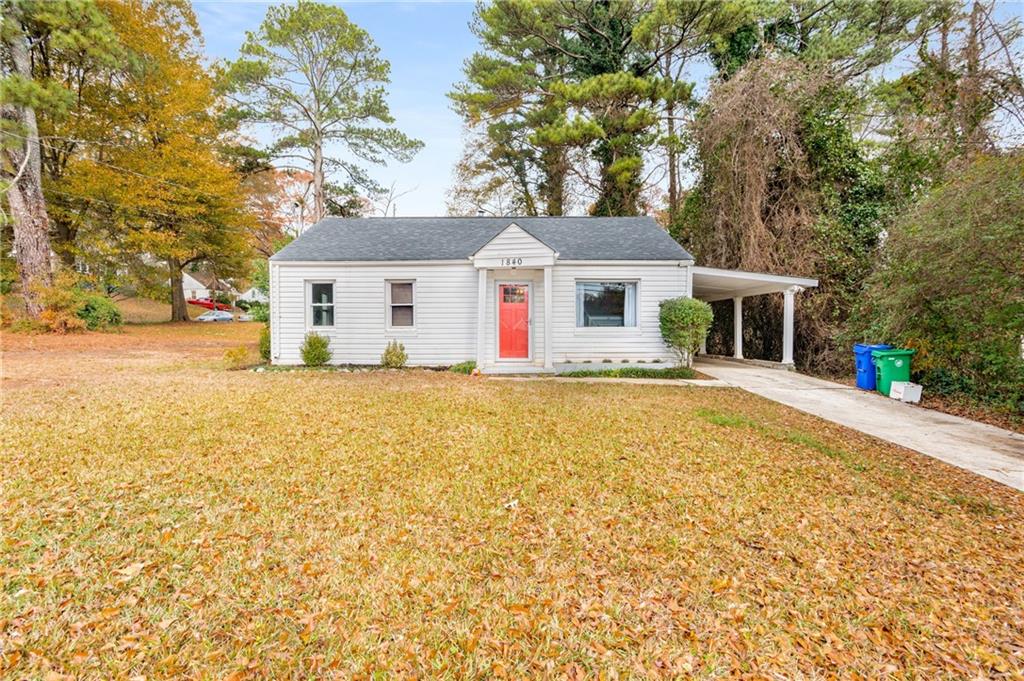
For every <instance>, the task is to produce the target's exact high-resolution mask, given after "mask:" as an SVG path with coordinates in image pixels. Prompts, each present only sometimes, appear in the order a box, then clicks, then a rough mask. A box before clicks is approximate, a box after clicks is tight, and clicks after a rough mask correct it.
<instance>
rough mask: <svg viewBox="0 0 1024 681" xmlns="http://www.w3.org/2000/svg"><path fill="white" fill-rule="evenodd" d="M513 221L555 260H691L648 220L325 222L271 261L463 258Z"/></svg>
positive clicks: (382, 219) (456, 218) (481, 218)
mask: <svg viewBox="0 0 1024 681" xmlns="http://www.w3.org/2000/svg"><path fill="white" fill-rule="evenodd" d="M513 222H514V223H515V224H517V225H519V226H520V227H522V228H523V229H524V230H526V231H527V232H529V233H530V234H532V235H533V236H534V237H535V238H537V239H539V240H540V241H542V242H544V243H545V244H547V245H548V246H549V247H551V248H553V249H554V250H555V251H557V252H558V257H559V258H560V259H561V260H693V256H691V255H690V254H689V253H687V252H686V250H684V249H683V247H682V246H680V245H679V244H678V243H676V242H675V240H674V239H673V238H672V237H670V236H669V235H668V233H667V232H666V231H665V230H663V229H662V228H661V227H659V226H658V224H657V223H656V222H655V221H654V219H653V218H650V217H634V218H603V217H544V218H528V217H505V218H491V217H454V218H452V217H438V218H325V219H323V220H321V221H320V222H318V223H316V224H315V225H313V226H312V227H310V228H309V229H308V230H306V232H305V233H303V234H302V236H300V237H299V238H298V239H296V240H295V241H293V242H291V243H290V244H288V245H287V246H285V247H284V248H282V249H281V250H280V251H278V252H277V253H275V254H274V256H273V257H272V258H271V260H274V261H275V262H288V261H316V262H329V261H379V262H385V261H389V260H462V259H464V258H468V257H469V256H471V255H473V254H474V253H476V252H477V251H478V250H480V248H481V247H483V246H484V245H485V244H486V243H487V242H488V241H490V240H491V239H493V238H494V237H495V236H497V235H498V234H499V233H500V232H501V231H502V230H503V229H505V228H506V227H508V226H509V225H510V224H512V223H513Z"/></svg>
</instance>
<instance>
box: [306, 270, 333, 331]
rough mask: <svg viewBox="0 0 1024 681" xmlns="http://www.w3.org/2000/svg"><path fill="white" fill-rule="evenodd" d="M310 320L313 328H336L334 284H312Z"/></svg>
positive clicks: (315, 282) (310, 286)
mask: <svg viewBox="0 0 1024 681" xmlns="http://www.w3.org/2000/svg"><path fill="white" fill-rule="evenodd" d="M309 319H310V324H311V325H312V326H334V282H326V281H321V282H318V281H314V282H312V283H310V285H309Z"/></svg>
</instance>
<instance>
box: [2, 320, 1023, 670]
mask: <svg viewBox="0 0 1024 681" xmlns="http://www.w3.org/2000/svg"><path fill="white" fill-rule="evenodd" d="M224 326H228V325H224ZM166 331H167V335H166V336H161V335H160V333H159V329H156V330H144V331H136V330H129V331H127V332H126V334H125V335H128V336H129V338H131V343H130V344H128V345H125V346H122V345H121V342H122V341H121V340H120V339H119V336H121V334H118V335H117V336H115V337H113V338H114V340H112V341H111V343H112V348H111V349H110V350H108V351H104V350H103V348H102V347H99V346H97V345H96V343H97V342H98V341H95V340H92V339H90V338H89V336H88V335H86V336H83V337H82V339H81V340H79V339H74V341H73V342H72V343H69V344H67V345H59V344H54V343H51V342H46V343H44V344H43V346H31V344H28V345H23V346H21V347H19V348H18V349H17V353H16V355H15V360H14V366H13V367H12V368H11V370H12V371H13V374H14V376H15V378H16V379H17V380H15V381H13V382H11V383H5V386H4V387H5V390H4V394H3V404H2V407H3V413H4V418H3V421H2V423H0V436H2V445H0V447H2V449H0V465H2V468H0V492H2V493H0V537H2V539H0V586H2V588H0V674H2V675H5V676H11V677H14V678H21V677H34V678H46V677H47V676H52V677H53V678H64V677H74V678H110V677H116V678H131V677H135V676H145V677H146V678H172V677H203V678H233V679H248V678H255V677H299V676H305V677H337V678H350V677H362V678H370V677H371V676H374V675H376V676H421V677H452V678H454V677H459V678H462V677H484V676H493V677H508V678H524V677H556V678H593V677H597V676H600V675H603V676H605V677H606V678H613V677H615V676H619V677H628V676H639V677H650V678H679V677H690V676H697V677H723V676H747V677H750V678H766V677H767V678H772V677H776V678H778V677H785V678H800V677H803V678H815V677H837V678H840V677H841V678H857V677H860V678H876V677H879V676H893V677H908V678H909V677H913V678H943V677H946V678H972V677H981V678H994V677H996V678H997V677H1006V678H1018V677H1020V676H1021V674H1024V650H1022V646H1021V641H1022V640H1024V576H1022V571H1021V570H1020V566H1021V565H1022V564H1024V523H1022V522H1021V521H1022V520H1024V502H1022V501H1021V496H1020V495H1018V494H1017V493H1016V492H1013V491H1012V490H1009V489H1006V488H1002V487H1000V486H998V485H997V484H996V483H993V482H990V481H987V480H984V479H981V478H977V477H975V476H972V475H970V474H968V473H966V472H963V471H959V470H956V469H952V468H950V467H947V466H945V465H943V464H941V463H938V462H936V461H932V460H930V459H927V458H925V457H922V456H919V455H916V454H913V453H910V452H907V451H905V450H900V449H898V448H894V447H889V446H885V445H882V444H880V443H878V442H877V441H874V440H872V439H871V438H868V437H864V436H860V435H857V434H855V433H852V432H850V431H847V430H845V429H842V428H840V427H837V426H832V425H829V424H825V423H823V422H821V421H818V420H816V419H814V418H812V417H809V416H805V415H802V414H798V413H796V412H793V411H791V410H787V409H785V408H783V407H781V406H779V405H775V404H772V403H769V402H766V401H764V400H761V399H759V398H756V397H754V396H751V395H748V394H745V393H741V392H738V391H732V390H713V391H712V390H703V389H699V388H694V389H683V388H678V387H675V388H663V387H659V386H637V385H621V384H610V385H609V384H606V385H593V384H579V383H542V382H529V383H516V384H511V383H507V382H500V383H499V382H481V381H471V380H469V379H466V378H465V377H462V376H458V375H452V374H446V373H433V372H421V371H407V372H400V373H368V374H340V373H323V374H321V373H308V372H307V373H266V374H253V373H250V372H225V371H222V370H221V369H220V368H219V361H218V359H219V355H220V354H221V353H223V351H224V349H226V348H228V347H231V346H232V345H237V344H238V342H240V340H244V339H241V338H240V336H239V334H240V333H242V330H240V329H235V330H228V329H224V330H220V329H217V330H211V329H207V328H206V327H200V328H196V327H194V326H193V327H191V328H180V327H176V326H171V327H168V328H167V330H166ZM190 339H191V340H190ZM79 342H80V343H82V344H84V345H83V346H77V345H75V343H79ZM26 343H27V341H26ZM83 348H84V351H85V352H86V353H88V354H87V356H88V366H87V367H85V368H84V370H79V368H78V367H80V366H81V364H82V360H81V357H82V351H83ZM126 352H129V353H132V356H131V357H128V358H127V359H126V357H125V354H126ZM8 366H10V361H8ZM6 369H8V367H5V370H6ZM34 372H44V373H46V375H47V378H48V380H50V381H51V382H50V383H46V384H43V383H40V382H38V381H35V380H32V379H31V377H32V375H33V374H34Z"/></svg>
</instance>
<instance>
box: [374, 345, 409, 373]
mask: <svg viewBox="0 0 1024 681" xmlns="http://www.w3.org/2000/svg"><path fill="white" fill-rule="evenodd" d="M407 361H409V355H408V354H406V352H405V346H404V345H402V343H400V342H399V341H396V340H393V341H391V342H390V343H388V346H387V347H386V348H384V353H383V354H382V355H381V356H380V365H381V366H382V367H384V368H385V369H401V368H402V367H404V366H405V363H406V362H407Z"/></svg>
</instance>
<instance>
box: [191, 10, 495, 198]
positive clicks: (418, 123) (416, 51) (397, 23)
mask: <svg viewBox="0 0 1024 681" xmlns="http://www.w3.org/2000/svg"><path fill="white" fill-rule="evenodd" d="M269 4H270V3H262V2H226V1H219V2H208V1H206V0H196V1H194V3H193V7H194V8H195V11H196V14H197V15H198V17H199V22H200V24H201V25H202V29H203V36H204V38H205V42H206V53H207V55H208V56H209V57H210V58H211V59H233V58H235V57H236V56H237V54H238V48H239V47H240V46H241V44H242V42H243V41H244V40H245V32H246V31H249V30H255V29H256V28H257V27H258V26H259V24H260V22H261V21H262V20H263V16H264V15H265V14H266V11H267V7H268V6H269ZM339 4H340V5H341V6H342V7H343V8H344V9H345V12H346V13H347V14H348V16H349V19H351V20H352V21H353V22H355V23H356V24H358V25H359V26H361V27H362V28H364V29H366V30H367V31H368V32H369V33H370V35H371V36H373V39H374V41H376V43H377V45H378V46H379V47H380V49H381V54H382V56H383V57H384V58H385V59H387V60H389V61H390V62H391V96H390V97H389V100H388V101H389V103H390V105H391V112H392V114H394V116H395V118H396V119H397V122H396V125H397V126H398V128H399V129H400V130H402V132H404V133H406V134H407V135H411V136H412V137H415V138H417V139H420V140H423V142H425V143H426V146H425V147H424V148H423V150H422V151H420V153H419V154H418V155H417V156H416V158H415V159H414V160H413V161H412V162H410V163H405V164H402V163H393V164H391V165H389V166H387V167H384V168H373V169H372V174H373V176H374V177H375V178H376V179H377V181H378V182H380V183H381V184H383V185H385V186H390V185H391V183H392V182H395V188H396V191H398V192H402V191H408V190H413V191H411V192H410V193H408V194H406V195H405V196H402V197H401V198H399V199H398V201H397V207H398V211H397V212H398V215H444V214H445V212H446V211H445V192H446V191H447V190H448V187H449V185H450V183H451V177H452V169H453V168H454V166H455V163H456V162H457V161H458V158H459V155H460V153H461V150H462V123H461V120H460V119H459V117H458V115H456V114H455V112H453V111H452V110H451V107H450V106H449V102H448V98H447V97H446V93H447V92H448V91H449V90H451V88H452V85H453V84H454V83H455V82H456V81H457V80H459V78H460V77H461V73H462V62H463V60H464V59H466V58H467V57H469V56H470V55H471V54H472V53H473V51H474V49H475V48H476V45H477V43H476V38H474V36H473V34H472V33H470V31H469V22H470V20H471V19H472V16H473V7H474V6H473V3H471V2H437V3H411V2H393V3H386V2H379V3H378V2H375V3H368V2H367V3H357V2H352V3H348V2H343V3H339Z"/></svg>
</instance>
